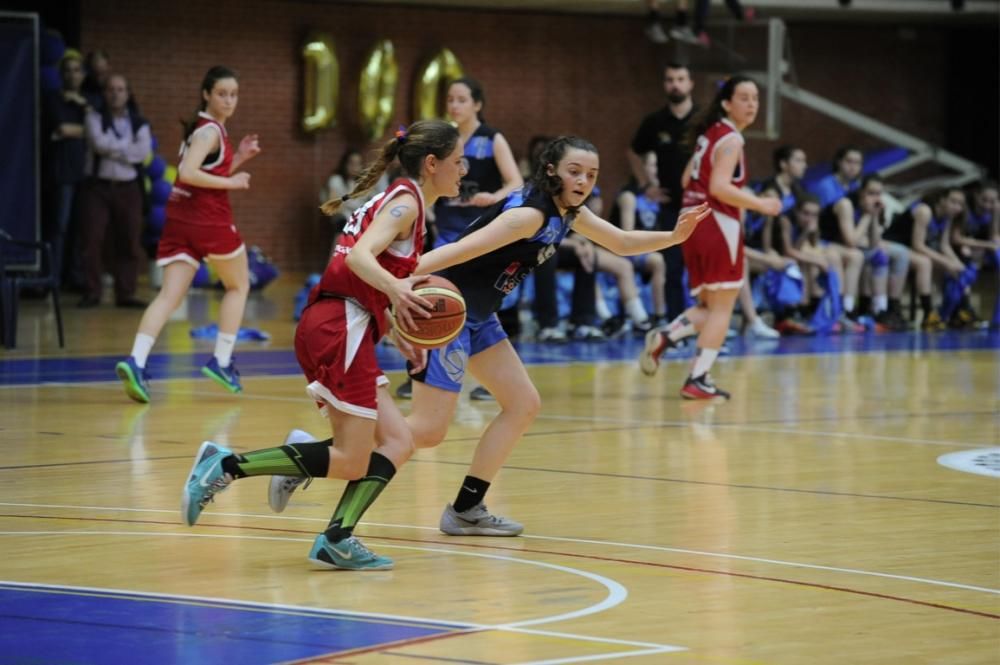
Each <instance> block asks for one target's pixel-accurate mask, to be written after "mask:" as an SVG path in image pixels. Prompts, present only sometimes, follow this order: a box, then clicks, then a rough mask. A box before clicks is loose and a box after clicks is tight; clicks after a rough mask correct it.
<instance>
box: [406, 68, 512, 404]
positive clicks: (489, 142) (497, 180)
mask: <svg viewBox="0 0 1000 665" xmlns="http://www.w3.org/2000/svg"><path fill="white" fill-rule="evenodd" d="M485 105H486V93H485V92H484V91H483V86H482V85H481V84H480V83H479V81H477V80H476V79H474V78H471V77H469V76H465V77H462V78H459V79H455V80H454V81H452V82H451V84H449V85H448V95H447V97H446V98H445V106H446V108H447V110H448V117H450V118H451V120H452V122H453V123H454V124H455V126H456V127H458V133H459V135H460V136H461V138H462V144H463V146H464V152H463V153H462V159H463V161H464V162H465V167H466V173H465V175H463V176H462V186H461V188H460V189H459V192H458V196H455V197H442V198H441V199H439V200H438V201H437V203H435V204H434V229H435V230H436V232H437V234H436V237H435V238H434V247H440V246H441V245H446V244H448V243H450V242H454V241H455V240H457V239H458V237H459V236H460V235H461V234H462V232H463V231H464V230H465V228H466V227H467V226H468V225H469V224H471V223H472V222H473V221H474V220H475V219H476V218H477V217H479V216H480V215H482V214H483V212H484V210H485V209H486V208H489V207H490V206H492V205H494V204H495V203H497V202H499V201H503V200H505V199H506V198H507V195H508V194H510V193H511V192H513V191H514V190H517V189H520V188H521V186H522V185H523V184H524V179H523V178H522V177H521V171H520V169H519V168H518V166H517V161H516V160H515V159H514V153H513V151H511V149H510V144H509V143H507V139H506V138H504V136H503V134H501V133H500V131H499V130H497V129H496V128H495V127H491V126H489V125H487V124H486V122H485V120H484V118H483V107H484V106H485ZM412 390H413V382H412V381H411V380H410V378H409V377H407V379H406V381H405V382H404V383H403V384H402V385H400V386H399V388H397V389H396V396H397V397H402V398H404V399H407V398H409V396H410V394H411V393H412ZM469 397H470V398H471V399H474V400H482V401H492V399H493V397H492V396H491V395H490V394H489V392H487V391H486V389H485V388H483V387H482V386H476V387H475V388H473V390H472V392H471V393H470V394H469Z"/></svg>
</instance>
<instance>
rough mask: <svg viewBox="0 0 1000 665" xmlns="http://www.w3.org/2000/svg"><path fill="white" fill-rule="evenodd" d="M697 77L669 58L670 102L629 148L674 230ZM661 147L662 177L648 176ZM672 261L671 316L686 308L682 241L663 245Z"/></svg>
mask: <svg viewBox="0 0 1000 665" xmlns="http://www.w3.org/2000/svg"><path fill="white" fill-rule="evenodd" d="M693 88H694V82H693V81H692V80H691V72H690V70H689V69H688V68H687V66H685V65H681V64H679V63H674V62H672V63H670V64H668V65H667V66H666V67H665V68H664V71H663V89H664V91H665V92H666V93H667V105H666V106H664V107H663V108H662V109H660V110H659V111H654V112H653V113H650V114H649V115H647V116H646V117H645V118H644V119H643V121H642V124H641V125H639V129H638V131H637V132H636V133H635V138H633V139H632V145H631V146H630V147H629V150H628V160H629V165H630V166H631V167H632V174H633V175H634V176H635V179H636V181H637V182H638V183H639V185H640V186H641V187H642V188H643V189H645V191H646V196H648V197H650V198H651V199H653V200H659V201H660V202H661V205H660V219H659V224H660V228H662V229H663V230H666V231H670V230H672V229H673V228H674V225H676V224H677V214H678V212H679V211H680V203H681V195H682V194H683V192H684V188H683V187H682V186H681V176H682V175H683V173H684V167H685V166H686V165H687V162H688V160H689V159H690V158H691V152H692V150H691V147H690V146H688V145H687V144H686V142H685V135H686V134H687V130H688V126H689V124H690V122H691V119H692V118H693V117H694V113H695V110H696V109H695V106H694V103H693V102H692V101H691V90H692V89H693ZM648 152H655V153H656V164H657V172H658V177H657V179H658V181H659V182H647V180H648V179H647V178H646V175H645V173H644V170H643V167H642V164H643V158H644V156H645V154H646V153H648ZM663 258H664V259H665V260H666V262H667V283H666V286H665V287H664V290H665V294H666V300H667V319H668V320H671V319H673V318H675V317H677V316H679V315H680V314H681V313H682V312H683V311H684V309H685V307H686V305H685V298H684V288H683V284H682V279H683V274H684V256H683V254H682V253H681V249H680V247H679V246H674V247H669V248H667V249H665V250H663Z"/></svg>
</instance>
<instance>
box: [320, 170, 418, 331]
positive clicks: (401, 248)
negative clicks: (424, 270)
mask: <svg viewBox="0 0 1000 665" xmlns="http://www.w3.org/2000/svg"><path fill="white" fill-rule="evenodd" d="M404 193H409V194H412V195H413V197H414V198H415V199H416V200H417V206H418V208H417V219H416V221H415V222H414V224H413V233H411V234H410V236H409V237H408V238H405V239H403V240H395V241H393V242H392V243H391V244H390V245H389V246H388V247H386V249H385V251H383V252H382V253H381V254H379V255H378V256H377V257H375V258H376V260H377V261H378V263H379V265H380V266H382V267H383V268H385V269H386V270H387V271H388V272H389V273H391V274H392V275H393V276H395V277H397V278H400V279H402V278H404V277H409V276H410V275H412V274H413V271H414V270H416V269H417V262H418V261H419V260H420V254H421V253H422V252H423V249H424V233H425V220H424V195H423V192H421V191H420V187H419V186H418V185H417V183H416V182H414V181H413V180H410V179H409V178H398V179H396V180H394V181H393V182H392V184H390V185H389V187H388V188H387V189H386V190H385V191H384V192H382V193H381V194H378V195H377V196H375V197H374V198H372V199H371V200H370V201H368V202H367V203H365V204H364V205H363V206H361V207H360V208H358V209H357V210H356V211H354V214H353V215H351V219H350V220H348V222H347V224H346V225H345V226H344V232H343V234H342V235H341V236H340V239H339V240H338V241H337V245H336V246H335V247H334V248H333V256H332V257H331V258H330V262H329V263H328V264H327V266H326V270H325V271H324V272H323V276H322V278H320V282H319V284H317V285H316V288H314V289H313V291H312V293H310V294H309V302H310V304H311V303H313V302H315V301H316V300H317V299H319V298H320V297H322V296H336V297H343V298H349V299H351V300H354V301H355V302H357V303H358V304H359V305H360V306H361V307H363V308H364V309H366V310H367V311H368V312H369V313H370V314H371V316H372V319H373V320H374V322H375V325H376V329H377V334H378V337H379V338H381V337H382V336H383V335H384V334H385V333H386V330H387V322H386V320H385V310H386V308H387V307H389V297H388V296H387V295H386V294H384V293H382V292H381V291H379V290H378V289H376V288H375V287H374V286H372V285H370V284H368V282H366V281H364V280H363V279H361V278H360V277H358V276H357V275H355V274H354V272H353V271H352V270H351V269H350V268H348V267H347V255H348V254H350V253H351V250H352V249H354V246H355V245H356V244H357V242H358V238H360V237H361V235H362V234H364V232H365V231H366V230H367V229H368V227H369V226H370V225H371V223H372V221H373V220H374V219H375V216H376V215H378V213H379V211H380V210H382V208H383V207H385V206H386V205H388V204H389V203H390V202H391V201H392V200H393V199H395V198H397V197H398V196H399V195H401V194H404Z"/></svg>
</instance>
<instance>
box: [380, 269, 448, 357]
mask: <svg viewBox="0 0 1000 665" xmlns="http://www.w3.org/2000/svg"><path fill="white" fill-rule="evenodd" d="M413 292H414V293H416V294H418V295H420V297H422V298H425V299H427V300H429V301H430V302H431V305H432V309H431V317H430V318H429V319H425V318H423V317H420V316H414V317H413V322H414V324H415V326H416V327H415V329H413V330H404V329H403V327H402V325H400V323H399V321H398V320H397V321H396V334H397V335H399V336H400V337H402V338H403V339H405V340H406V341H407V342H409V343H410V344H413V345H414V346H419V347H422V348H424V349H437V348H440V347H442V346H444V345H445V344H447V343H448V342H450V341H451V340H453V339H455V338H456V337H458V333H460V332H462V327H463V326H464V325H465V298H463V297H462V292H461V291H459V290H458V287H457V286H455V285H454V284H452V283H451V282H450V281H449V280H447V279H445V278H444V277H438V276H437V275H431V278H430V279H429V280H427V281H426V282H422V283H421V284H419V285H418V286H417V287H416V288H415V289H413ZM393 317H395V312H393Z"/></svg>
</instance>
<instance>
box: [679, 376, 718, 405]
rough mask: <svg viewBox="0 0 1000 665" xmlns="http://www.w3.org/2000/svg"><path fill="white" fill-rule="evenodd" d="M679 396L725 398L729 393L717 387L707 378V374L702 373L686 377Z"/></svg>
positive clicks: (686, 397) (688, 397) (687, 397)
mask: <svg viewBox="0 0 1000 665" xmlns="http://www.w3.org/2000/svg"><path fill="white" fill-rule="evenodd" d="M681 397H683V398H684V399H711V400H727V399H729V397H730V395H729V393H727V392H726V391H725V390H722V389H721V388H717V387H716V386H715V384H714V383H713V382H712V379H710V378H709V376H708V374H702V375H701V376H699V377H698V378H694V377H690V376H689V377H688V379H687V381H685V382H684V387H683V388H681Z"/></svg>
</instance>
